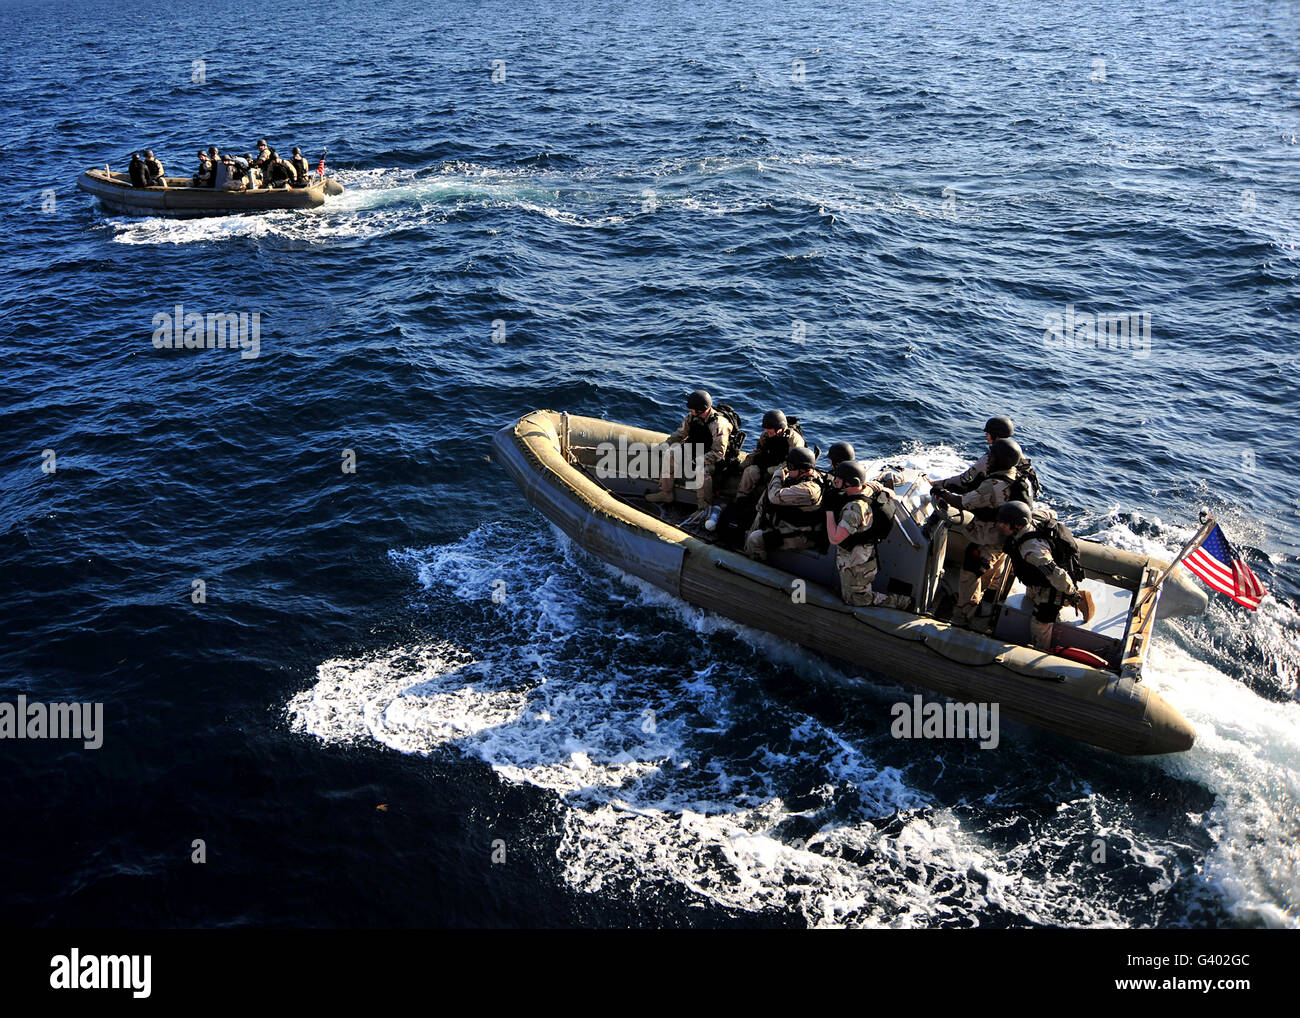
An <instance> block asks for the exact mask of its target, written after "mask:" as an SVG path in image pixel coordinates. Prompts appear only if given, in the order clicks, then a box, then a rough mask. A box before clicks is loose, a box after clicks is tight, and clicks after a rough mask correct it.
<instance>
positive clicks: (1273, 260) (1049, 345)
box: [0, 0, 1300, 927]
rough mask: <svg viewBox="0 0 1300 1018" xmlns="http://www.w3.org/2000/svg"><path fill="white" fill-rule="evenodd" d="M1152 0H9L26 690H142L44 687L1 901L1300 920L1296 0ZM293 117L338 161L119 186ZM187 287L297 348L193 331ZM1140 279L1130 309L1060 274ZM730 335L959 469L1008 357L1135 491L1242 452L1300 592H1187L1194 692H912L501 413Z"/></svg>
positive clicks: (1200, 472) (1041, 427)
mask: <svg viewBox="0 0 1300 1018" xmlns="http://www.w3.org/2000/svg"><path fill="white" fill-rule="evenodd" d="M1141 8H1142V9H1140V10H1133V9H1130V8H1129V7H1128V6H1125V5H1117V4H1104V3H1099V2H1086V0H1065V2H1063V3H1060V4H1050V5H1043V4H1030V3H1024V2H1005V3H995V4H988V5H967V4H963V3H955V2H947V3H942V2H941V3H933V2H926V3H917V2H913V0H899V2H893V3H889V4H882V3H876V2H865V3H864V2H856V3H844V2H829V3H820V4H816V5H789V4H777V3H769V2H760V3H758V4H755V3H747V4H740V3H710V4H708V5H703V6H701V5H693V4H667V3H654V2H651V3H637V4H632V3H625V4H619V3H595V4H590V5H569V4H526V3H520V4H515V3H483V4H476V5H462V4H441V3H416V2H413V0H375V2H373V3H369V4H352V3H342V2H336V0H313V2H311V3H305V2H297V0H285V2H283V3H280V4H278V5H276V7H275V8H274V10H273V11H264V12H262V14H261V15H259V16H257V17H249V16H248V15H249V9H248V5H247V4H240V3H228V2H222V0H210V2H207V3H204V4H196V3H190V2H180V3H176V4H169V5H166V6H165V7H164V8H162V9H139V10H135V9H132V10H129V11H128V10H125V9H124V8H122V6H121V5H119V4H109V3H105V2H81V3H45V4H43V3H11V2H6V3H4V4H2V5H0V100H2V101H3V105H4V108H5V114H4V118H3V120H2V121H0V169H3V171H4V174H5V179H6V181H7V184H8V186H9V188H10V192H11V200H10V201H9V202H7V203H6V204H5V206H4V207H3V210H0V220H2V225H3V235H4V238H5V243H4V244H3V245H0V269H2V273H0V341H2V345H0V348H2V349H3V350H4V351H5V354H6V356H5V361H4V365H3V369H2V370H0V393H2V395H3V398H2V399H0V436H2V437H3V441H2V442H0V469H2V470H3V475H4V484H3V487H2V488H0V575H2V576H3V588H2V589H3V598H2V599H0V636H2V637H3V639H2V640H0V693H2V694H3V695H0V700H5V701H9V702H12V701H13V700H14V699H15V698H16V696H17V695H19V694H23V695H26V696H27V697H28V698H29V699H32V700H41V701H96V702H102V703H103V704H104V717H105V729H106V730H105V734H104V744H103V747H102V748H100V749H98V750H93V751H92V750H84V749H82V748H81V747H80V746H79V745H75V744H70V743H66V742H65V743H60V742H54V741H48V742H43V743H38V742H24V743H18V742H11V741H5V742H3V743H0V759H3V762H4V767H5V773H6V775H7V778H8V780H6V781H5V782H4V786H3V788H2V789H0V811H2V812H3V815H4V816H5V817H6V823H5V824H4V825H3V826H2V827H0V873H3V874H4V877H3V878H0V879H2V881H3V882H2V883H0V917H3V919H4V921H5V922H6V924H7V925H10V926H67V925H91V926H133V927H150V926H204V927H217V926H221V927H229V926H250V925H252V926H278V927H289V926H367V927H368V926H447V925H454V926H480V925H491V926H500V925H524V926H568V925H582V926H629V925H637V926H706V927H707V926H794V927H802V926H824V925H847V926H882V927H915V926H924V927H934V926H952V927H1010V926H1104V927H1120V926H1122V927H1130V926H1133V927H1148V926H1162V927H1164V926H1198V927H1199V926H1244V927H1252V926H1290V927H1294V926H1297V925H1300V853H1298V851H1297V848H1296V846H1297V843H1298V839H1300V727H1298V722H1300V705H1298V704H1297V678H1298V667H1300V635H1298V634H1300V629H1298V623H1297V614H1296V605H1297V600H1298V599H1300V568H1298V565H1297V556H1298V555H1300V497H1298V496H1300V491H1298V489H1297V485H1296V483H1295V477H1296V475H1297V471H1300V442H1298V440H1297V427H1296V425H1297V416H1296V411H1295V406H1296V399H1297V391H1296V381H1295V378H1296V368H1297V361H1298V359H1300V358H1298V351H1300V345H1298V344H1300V327H1298V325H1297V323H1298V322H1300V300H1298V299H1297V297H1298V292H1300V291H1298V286H1297V273H1298V272H1300V248H1298V246H1297V245H1300V92H1298V91H1297V90H1298V89H1300V55H1298V54H1300V47H1298V46H1297V41H1298V38H1297V27H1296V26H1297V24H1298V23H1300V20H1298V19H1297V17H1296V13H1297V12H1296V9H1295V6H1294V5H1293V4H1286V3H1283V4H1264V3H1243V2H1228V3H1224V2H1215V3H1208V2H1173V0H1156V2H1154V3H1151V4H1146V5H1141ZM196 61H201V62H202V63H201V64H196V63H195V62H196ZM196 79H198V80H196ZM259 136H266V137H267V138H269V139H270V140H271V141H272V143H273V144H274V145H276V146H277V147H278V148H279V149H281V150H282V151H287V150H288V148H289V147H290V146H292V145H294V144H297V145H301V146H302V147H303V149H304V151H305V153H306V154H307V156H308V158H309V160H310V161H311V162H312V163H313V164H314V163H315V162H316V160H317V159H318V158H319V153H320V151H321V150H322V149H323V148H325V147H328V155H327V156H326V159H327V162H328V164H329V166H330V167H331V170H332V172H333V173H335V174H336V175H337V177H338V179H339V180H340V181H342V182H343V183H344V184H345V185H346V187H347V192H346V193H345V194H344V195H342V196H341V197H340V198H338V199H337V200H333V201H331V202H329V203H328V204H327V205H326V206H324V207H323V208H322V209H320V210H318V211H316V212H311V213H274V214H269V215H265V216H259V217H237V218H230V219H212V220H199V221H189V222H173V221H166V220H161V219H135V220H133V219H127V218H121V217H115V216H111V215H106V214H105V213H104V212H103V211H101V210H100V209H98V208H97V207H95V206H94V205H93V204H92V203H91V202H90V201H89V200H88V198H87V197H86V196H85V195H83V194H81V193H79V192H78V191H76V190H75V186H74V185H75V181H76V178H77V176H78V174H79V173H80V172H82V170H84V169H86V168H88V167H90V166H96V165H103V164H105V163H108V164H110V165H112V166H113V167H114V168H117V169H122V168H125V165H126V162H127V159H128V157H129V155H130V153H131V151H133V150H134V149H137V148H143V147H152V148H154V149H155V150H156V151H157V153H158V154H159V156H160V157H161V158H162V159H163V161H164V162H165V163H166V164H167V166H168V168H169V172H173V173H175V172H186V173H188V172H190V170H191V168H192V167H191V160H192V158H193V157H192V155H187V153H193V152H194V150H196V149H198V148H199V147H206V146H207V145H209V144H217V145H219V146H220V147H222V148H223V149H232V150H237V151H245V150H247V149H250V148H252V147H253V143H254V142H255V140H256V139H257V138H258V137H259ZM178 303H179V304H181V305H182V306H183V307H184V308H185V309H186V310H187V311H197V312H201V313H209V312H213V313H215V312H225V311H233V312H243V313H248V314H250V315H252V314H257V315H258V316H259V321H260V330H261V331H260V336H259V345H258V348H257V351H256V352H257V356H255V357H252V356H247V357H245V356H241V355H240V353H239V352H237V351H231V350H170V349H157V348H155V346H154V344H153V342H152V341H151V337H152V336H153V333H154V328H155V321H154V318H155V316H156V315H160V314H167V313H170V312H171V310H172V309H173V308H174V306H175V305H176V304H178ZM1098 313H1106V314H1122V315H1124V316H1125V321H1126V322H1128V321H1130V320H1131V321H1133V322H1135V323H1136V324H1137V326H1138V328H1137V330H1136V331H1135V333H1133V334H1130V335H1129V336H1128V337H1127V342H1125V343H1124V344H1122V345H1121V344H1119V343H1118V341H1117V342H1116V344H1114V345H1113V346H1111V345H1101V346H1098V345H1097V344H1096V343H1095V342H1094V341H1090V337H1089V336H1088V335H1087V334H1086V333H1083V332H1082V331H1081V330H1079V329H1076V328H1074V327H1071V329H1070V330H1069V334H1068V335H1065V334H1061V333H1056V334H1054V333H1052V331H1051V325H1052V323H1053V321H1056V320H1059V321H1060V322H1062V323H1064V322H1065V321H1066V320H1067V319H1072V320H1073V322H1074V323H1075V325H1077V324H1078V322H1080V321H1082V318H1081V316H1082V315H1086V314H1094V315H1095V314H1098ZM1053 316H1058V318H1057V319H1054V318H1053ZM1129 316H1136V317H1134V318H1132V319H1130V317H1129ZM248 352H251V351H248ZM697 386H703V387H705V388H708V389H710V390H711V391H712V392H713V394H714V395H715V397H716V398H718V399H720V400H725V401H726V402H729V403H731V404H732V405H733V406H735V407H736V408H737V409H738V410H739V411H740V413H741V415H742V417H743V418H744V419H745V422H746V423H747V424H748V425H749V426H750V430H751V433H753V432H754V431H755V430H756V422H757V419H758V417H759V415H761V413H762V412H763V411H764V410H766V409H769V408H771V407H775V406H779V407H781V408H783V409H785V410H786V411H787V412H791V413H797V414H798V415H799V416H800V417H801V418H802V420H803V421H804V424H805V431H806V433H807V434H808V435H809V437H810V438H811V439H812V440H813V441H816V442H818V443H819V444H820V445H821V446H822V447H823V448H825V447H827V446H828V445H829V444H830V442H832V441H835V440H837V439H840V438H849V439H851V440H852V441H853V442H854V443H855V445H856V446H857V447H858V449H859V452H860V453H861V454H862V455H863V458H871V459H882V460H883V459H890V460H892V459H897V458H899V457H908V458H910V459H911V460H912V461H914V462H916V463H918V464H920V465H923V466H925V467H927V468H929V469H932V470H935V471H941V472H942V471H949V470H955V469H956V468H958V467H960V466H961V465H962V464H963V463H965V462H967V461H968V460H969V459H971V458H972V457H973V456H974V455H976V454H977V453H978V452H979V449H980V447H981V446H982V443H983V439H982V433H981V428H982V423H983V421H984V419H985V418H986V417H988V416H989V415H991V414H995V413H1006V414H1009V415H1010V416H1012V417H1013V418H1014V419H1015V421H1016V425H1017V437H1021V438H1022V439H1023V443H1024V445H1025V447H1026V449H1027V451H1028V452H1029V454H1030V455H1031V456H1032V457H1033V458H1034V461H1035V463H1036V464H1037V465H1038V466H1039V469H1040V472H1041V473H1042V476H1043V477H1044V479H1045V481H1046V484H1047V494H1048V497H1049V499H1050V500H1051V501H1052V503H1053V504H1054V505H1055V506H1056V507H1057V508H1058V510H1059V511H1060V512H1061V513H1062V515H1063V516H1064V517H1065V518H1066V520H1067V521H1068V522H1070V523H1071V525H1072V526H1074V528H1075V529H1076V531H1077V532H1079V533H1081V534H1084V535H1087V536H1090V537H1093V538H1095V539H1097V540H1102V541H1105V542H1108V543H1112V544H1116V545H1120V546H1123V547H1131V548H1135V549H1139V550H1145V551H1152V552H1159V553H1161V554H1169V553H1172V552H1173V551H1174V550H1175V549H1176V548H1178V547H1179V546H1180V544H1181V542H1182V541H1183V540H1184V539H1185V538H1186V537H1187V536H1188V535H1189V534H1190V532H1191V530H1192V528H1193V526H1194V524H1195V520H1196V515H1197V511H1198V509H1199V508H1200V507H1201V506H1202V505H1207V506H1209V507H1210V508H1211V509H1212V510H1213V511H1214V512H1215V513H1216V514H1217V515H1218V516H1219V518H1220V520H1221V521H1222V523H1223V525H1224V527H1225V530H1226V531H1227V533H1228V534H1229V536H1230V537H1231V538H1232V539H1233V540H1234V541H1235V542H1236V543H1237V544H1238V546H1239V548H1240V550H1241V552H1242V554H1243V555H1244V556H1245V558H1246V559H1247V561H1248V562H1249V563H1250V565H1251V567H1252V568H1253V569H1254V570H1255V572H1256V573H1257V574H1258V575H1259V577H1260V578H1261V580H1262V581H1263V582H1264V583H1265V585H1266V586H1267V587H1268V588H1269V589H1270V590H1271V591H1272V593H1273V595H1274V596H1273V598H1272V599H1270V600H1268V601H1266V602H1265V603H1264V604H1263V605H1262V606H1261V608H1260V610H1259V611H1258V612H1257V613H1254V614H1251V613H1248V612H1246V611H1245V610H1244V609H1240V608H1238V607H1237V606H1235V605H1233V604H1231V603H1230V602H1228V601H1227V600H1226V599H1224V598H1222V597H1220V596H1218V595H1212V603H1211V607H1210V609H1209V611H1208V612H1207V613H1206V614H1205V615H1204V616H1202V617H1199V618H1195V619H1186V620H1177V621H1167V622H1163V623H1161V624H1160V625H1159V626H1158V627H1157V630H1156V641H1155V645H1154V647H1153V649H1152V654H1151V660H1150V665H1149V668H1148V676H1147V679H1146V681H1148V682H1150V683H1151V684H1152V685H1153V686H1154V687H1155V688H1156V689H1157V690H1158V691H1159V692H1160V694H1161V695H1162V696H1164V697H1165V698H1166V699H1167V700H1169V702H1170V703H1172V704H1173V705H1174V706H1175V707H1176V708H1177V709H1178V710H1180V711H1181V712H1182V713H1183V714H1184V715H1185V716H1186V717H1187V718H1188V719H1189V720H1191V721H1192V722H1193V724H1194V725H1195V726H1196V729H1197V732H1198V741H1197V744H1196V746H1195V747H1194V748H1193V749H1192V750H1191V751H1190V752H1188V753H1185V754H1181V755H1178V756H1174V757H1168V758H1153V759H1137V760H1134V759H1127V758H1120V757H1117V756H1114V755H1111V754H1108V753H1105V752H1103V751H1100V750H1095V749H1091V748H1089V747H1086V746H1080V745H1077V744H1074V743H1071V742H1068V741H1065V740H1062V739H1059V738H1057V737H1055V736H1051V735H1048V734H1045V733H1041V732H1037V731H1035V730H1033V729H1029V728H1026V727H1024V726H1019V725H1015V724H1013V723H1006V722H1004V724H1003V732H1002V739H1001V742H1000V745H999V747H998V748H997V749H996V750H980V749H978V748H977V747H976V746H975V745H974V744H971V743H960V742H947V743H934V742H925V741H899V740H895V739H893V738H891V737H890V735H889V719H890V715H889V707H890V705H891V704H893V703H894V702H897V701H899V700H908V699H910V697H911V696H912V694H913V692H914V691H915V690H914V689H913V688H911V687H905V686H902V685H900V684H898V683H896V682H893V681H890V680H886V679H880V678H879V677H875V681H869V679H870V678H871V677H870V676H869V674H868V673H866V672H865V671H863V672H855V673H853V674H849V673H848V672H846V671H845V667H846V666H838V665H834V664H831V663H828V662H827V661H824V660H821V659H819V658H816V657H813V656H810V655H808V654H807V653H806V652H804V651H801V650H800V649H798V648H797V647H795V646H794V645H793V644H790V643H787V642H785V641H782V640H780V639H777V638H775V637H772V636H768V635H765V634H761V633H756V632H753V631H749V630H746V629H743V628H739V627H736V626H734V625H732V624H730V623H726V622H724V621H722V620H720V619H718V618H716V617H713V616H710V615H708V614H707V613H703V612H700V611H697V610H695V609H692V608H688V607H685V606H683V605H681V604H678V603H676V602H674V601H672V600H671V599H670V598H667V597H666V596H664V595H662V594H660V593H658V592H657V591H655V590H653V589H650V588H648V587H646V586H645V585H643V584H641V583H639V582H636V581H633V580H630V579H628V578H627V577H624V576H622V575H621V574H619V573H618V572H617V571H615V570H612V569H610V568H609V567H607V566H604V565H603V564H601V563H599V562H598V561H596V560H594V559H592V558H591V557H590V556H588V555H587V554H586V553H584V552H583V551H582V550H581V549H579V548H577V547H575V546H574V545H572V544H571V543H570V542H568V541H567V540H566V539H565V538H563V537H562V536H561V535H560V534H559V533H558V532H557V531H556V530H554V529H553V528H552V527H551V526H550V525H549V524H548V523H547V522H546V521H545V520H544V519H543V518H541V517H540V516H539V515H538V514H536V513H535V512H534V511H533V510H531V509H530V508H529V507H528V506H527V504H526V503H525V502H524V501H523V499H522V497H521V496H520V494H519V493H518V491H517V490H516V489H515V487H514V485H513V484H512V483H511V482H510V480H509V479H508V478H507V477H506V475H505V474H504V472H503V471H502V470H501V469H500V468H499V467H498V466H497V465H496V464H494V463H492V462H491V461H490V458H489V454H490V448H489V442H490V438H491V435H492V433H493V432H494V431H495V430H496V429H498V428H500V427H502V426H504V425H506V424H507V423H509V422H511V421H512V420H514V419H515V418H517V417H518V416H520V415H521V414H523V413H525V412H527V411H528V410H531V409H534V408H537V407H549V408H554V409H568V410H572V411H574V412H580V413H586V414H592V415H598V416H607V417H612V418H615V419H619V420H624V421H629V422H635V423H640V424H643V425H646V426H653V427H660V428H664V429H667V428H668V427H669V426H670V425H672V424H674V423H675V422H676V421H677V420H678V419H680V414H681V403H682V397H683V395H684V393H685V392H686V391H688V390H690V389H693V388H696V387H697ZM47 450H48V451H49V452H47ZM349 453H350V455H351V458H352V459H354V461H355V469H354V470H352V471H345V469H344V467H345V466H346V465H348V458H349ZM51 455H52V456H53V459H52V460H51ZM51 465H53V467H54V469H53V471H52V472H50V471H49V469H48V468H49V466H51ZM43 466H44V467H46V468H47V469H44V470H43V469H42V468H43ZM196 580H198V581H202V584H203V588H202V589H203V594H204V597H203V599H202V603H195V597H194V591H195V586H194V584H195V581H196ZM845 680H853V683H852V685H851V687H846V686H845V685H844V682H845ZM1099 839H1100V841H1101V842H1102V843H1103V844H1104V846H1105V849H1106V859H1105V861H1104V862H1098V861H1095V858H1094V856H1095V851H1096V845H1097V843H1098V840H1099ZM196 840H201V841H202V842H203V843H204V847H205V850H206V858H207V861H206V862H205V863H203V864H201V865H199V864H195V863H193V862H191V853H192V852H193V851H194V842H195V841H196Z"/></svg>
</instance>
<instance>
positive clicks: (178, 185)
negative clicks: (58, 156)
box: [77, 166, 343, 219]
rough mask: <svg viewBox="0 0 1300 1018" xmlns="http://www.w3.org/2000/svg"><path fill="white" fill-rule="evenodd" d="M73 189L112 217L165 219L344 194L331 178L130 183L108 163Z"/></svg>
mask: <svg viewBox="0 0 1300 1018" xmlns="http://www.w3.org/2000/svg"><path fill="white" fill-rule="evenodd" d="M77 187H78V188H79V189H81V190H82V191H85V192H86V193H87V194H89V195H91V196H93V197H95V198H97V199H99V204H100V207H101V208H103V210H104V211H105V212H108V213H110V214H112V215H119V216H163V217H166V218H170V219H196V218H199V217H202V216H232V215H238V214H240V213H242V212H279V211H286V210H289V211H292V210H296V209H314V208H319V207H320V206H322V205H324V204H325V199H326V197H333V196H335V195H340V194H342V193H343V185H342V184H340V183H339V182H338V181H337V180H334V179H333V178H332V177H323V178H320V179H317V180H314V181H313V183H311V184H310V185H308V186H307V187H276V188H271V187H262V188H257V189H256V190H251V191H227V190H224V189H218V188H211V187H191V186H190V178H189V177H168V178H167V186H166V187H133V186H132V184H131V178H130V176H128V175H127V174H126V173H115V172H113V171H111V170H109V168H108V167H107V166H106V167H104V168H103V169H91V170H87V171H86V172H85V173H83V174H82V175H81V177H80V178H79V179H78V180H77Z"/></svg>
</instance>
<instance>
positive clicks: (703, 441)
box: [686, 414, 713, 454]
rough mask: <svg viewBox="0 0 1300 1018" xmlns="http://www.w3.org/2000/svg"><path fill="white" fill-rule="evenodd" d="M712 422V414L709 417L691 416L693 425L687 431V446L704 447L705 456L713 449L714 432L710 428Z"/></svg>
mask: <svg viewBox="0 0 1300 1018" xmlns="http://www.w3.org/2000/svg"><path fill="white" fill-rule="evenodd" d="M710 420H712V414H710V416H708V417H699V416H696V415H695V414H691V423H690V425H689V426H688V427H687V429H686V445H702V446H704V452H705V454H707V453H709V452H710V451H711V450H712V449H713V432H712V430H710V428H709V421H710Z"/></svg>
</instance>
